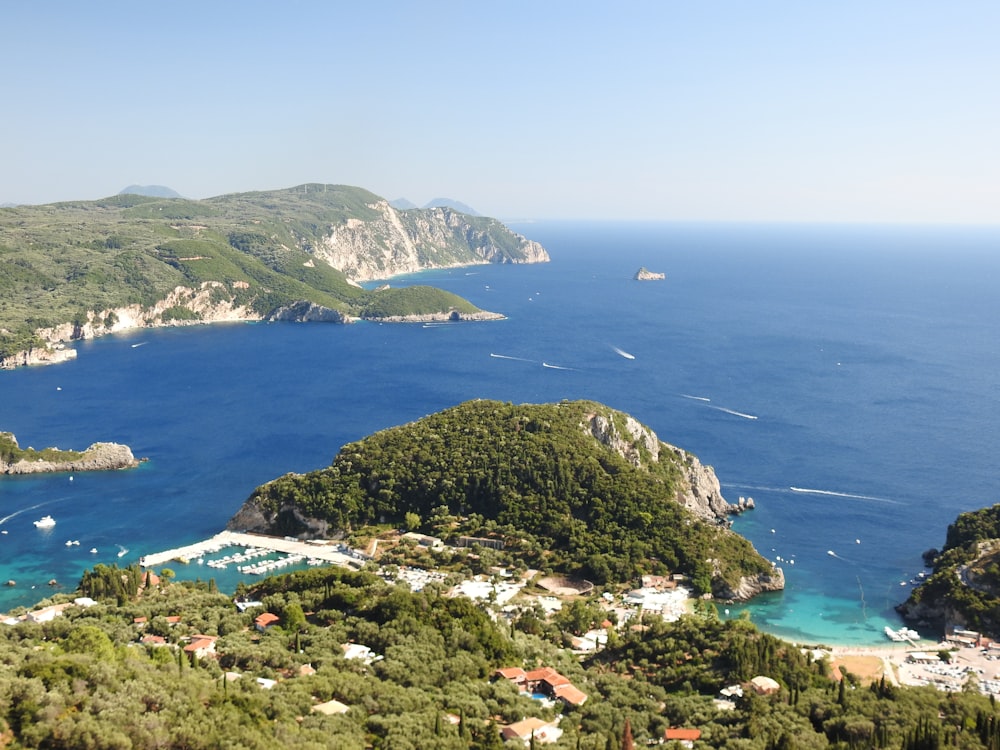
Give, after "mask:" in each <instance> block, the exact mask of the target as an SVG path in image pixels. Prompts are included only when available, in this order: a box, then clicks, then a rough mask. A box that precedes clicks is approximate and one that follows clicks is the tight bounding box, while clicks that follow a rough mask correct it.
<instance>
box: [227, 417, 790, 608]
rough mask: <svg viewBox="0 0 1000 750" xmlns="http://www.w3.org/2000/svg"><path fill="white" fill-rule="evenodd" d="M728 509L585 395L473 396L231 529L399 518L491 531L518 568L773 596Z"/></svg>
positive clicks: (255, 510) (288, 481)
mask: <svg viewBox="0 0 1000 750" xmlns="http://www.w3.org/2000/svg"><path fill="white" fill-rule="evenodd" d="M708 475H710V478H708V479H706V476H708ZM713 494H714V495H715V496H714V497H713ZM736 510H737V509H736V508H735V507H733V506H728V505H727V504H726V503H725V501H724V500H723V499H722V498H721V495H720V494H719V493H718V480H717V479H715V476H714V473H712V472H711V470H710V469H707V467H702V466H701V464H700V463H699V462H698V461H697V459H696V458H695V457H693V456H691V455H690V454H688V453H686V452H684V451H682V450H680V449H678V448H674V447H673V446H669V445H667V444H665V443H662V442H661V441H660V440H659V439H658V438H657V436H656V434H655V433H653V432H652V430H650V429H649V428H647V427H644V426H643V425H641V424H640V423H639V422H637V421H636V420H635V419H633V418H632V417H630V416H629V415H627V414H624V413H622V412H618V411H615V410H613V409H611V408H609V407H607V406H604V405H603V404H598V403H595V402H592V401H564V402H561V403H558V404H541V405H531V404H522V405H513V404H508V403H501V402H497V401H487V400H481V401H469V402H466V403H464V404H461V405H459V406H456V407H453V408H451V409H446V410H444V411H441V412H438V413H437V414H432V415H430V416H427V417H425V418H423V419H420V420H418V421H416V422H412V423H410V424H408V425H403V426H400V427H394V428H391V429H388V430H383V431H382V432H378V433H376V434H374V435H371V436H369V437H367V438H365V439H363V440H361V441H359V442H356V443H351V444H349V445H346V446H344V447H343V448H342V449H341V451H340V453H338V455H337V456H336V458H335V459H334V461H333V463H332V465H331V466H329V467H328V468H325V469H321V470H318V471H314V472H310V473H308V474H305V475H293V474H289V475H286V476H284V477H280V478H278V479H276V480H274V481H272V482H270V483H268V484H266V485H264V486H262V487H260V488H258V489H257V490H256V491H255V492H254V494H253V495H252V496H251V497H250V498H249V499H248V500H247V502H246V503H245V504H244V506H243V508H242V509H241V510H240V511H239V512H238V513H237V514H236V516H235V517H234V518H233V519H231V520H230V522H229V524H228V528H230V529H235V530H249V531H256V532H261V533H267V534H272V535H277V536H299V535H301V536H316V535H323V534H326V535H336V534H349V533H352V532H355V531H358V530H359V529H360V528H362V527H370V526H373V525H378V524H386V523H388V524H396V525H402V524H404V523H405V525H406V526H407V527H409V528H410V529H411V530H413V531H428V532H431V533H437V534H440V535H443V536H459V535H463V534H465V535H471V536H492V537H494V538H495V539H496V540H498V541H499V542H500V545H499V546H501V547H503V549H504V550H505V554H506V555H507V556H509V557H511V558H516V559H517V560H518V561H519V562H520V563H521V564H523V565H526V566H530V567H538V568H545V569H551V570H553V571H556V572H560V573H563V574H566V575H575V576H583V577H585V578H588V579H589V580H592V581H594V582H597V583H605V582H609V581H617V582H622V581H627V580H629V579H632V578H634V577H635V576H637V575H640V574H642V573H645V572H650V573H682V574H685V575H687V576H689V577H690V578H691V580H692V582H693V584H694V586H695V588H696V590H697V591H698V592H699V593H713V594H714V595H715V596H716V597H720V598H723V599H746V598H749V597H750V596H753V595H754V594H756V593H759V592H761V591H768V590H776V589H780V588H782V587H783V586H784V577H783V575H782V573H781V571H780V569H778V568H775V567H774V566H773V565H772V564H771V563H770V562H768V561H767V560H765V559H764V558H763V557H761V556H760V555H759V554H758V553H757V552H756V550H754V549H753V547H752V546H751V545H750V543H749V542H747V541H746V540H745V539H744V538H742V537H740V536H739V535H737V534H735V533H734V532H732V531H730V530H729V528H728V523H727V522H726V514H727V513H729V512H734V511H736Z"/></svg>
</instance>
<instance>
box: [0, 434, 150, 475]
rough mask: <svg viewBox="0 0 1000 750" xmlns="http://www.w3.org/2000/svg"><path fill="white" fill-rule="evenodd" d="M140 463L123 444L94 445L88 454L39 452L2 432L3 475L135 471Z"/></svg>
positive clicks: (0, 462) (0, 466)
mask: <svg viewBox="0 0 1000 750" xmlns="http://www.w3.org/2000/svg"><path fill="white" fill-rule="evenodd" d="M143 460H144V459H143ZM140 463H142V461H141V460H139V459H137V458H136V457H135V456H134V455H132V449H131V448H129V447H128V446H127V445H122V444H121V443H94V444H93V445H91V446H90V447H89V448H87V449H86V450H84V451H64V450H59V449H58V448H46V449H44V450H37V451H36V450H35V449H34V448H21V447H20V446H19V445H18V442H17V438H15V437H14V435H13V434H11V433H9V432H0V474H44V473H54V472H80V471H114V470H117V469H131V468H134V467H136V466H138V465H139V464H140Z"/></svg>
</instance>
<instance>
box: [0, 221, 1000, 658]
mask: <svg viewBox="0 0 1000 750" xmlns="http://www.w3.org/2000/svg"><path fill="white" fill-rule="evenodd" d="M517 229H518V230H519V231H522V232H523V233H525V234H526V235H527V236H529V237H531V238H532V239H537V240H539V241H541V242H542V243H543V244H544V245H545V246H546V247H547V248H548V249H549V251H550V253H551V255H552V257H553V261H552V263H549V264H544V265H538V266H519V267H515V266H477V267H472V268H464V269H451V270H448V271H436V272H427V273H424V274H420V275H417V276H415V277H413V278H410V279H395V280H393V282H392V283H394V284H405V283H418V282H419V283H431V284H435V285H439V286H442V287H445V288H447V289H450V290H452V291H454V292H456V293H458V294H461V295H463V296H466V297H468V298H469V299H471V300H472V301H473V302H475V303H476V304H478V305H480V306H481V307H483V308H486V309H490V310H495V311H498V312H502V313H504V314H506V315H507V316H508V319H507V320H505V321H501V322H496V323H483V324H463V325H457V326H434V327H429V328H425V327H422V326H419V325H373V324H358V325H352V326H333V325H321V324H308V325H298V324H255V325H250V324H235V325H217V326H210V327H209V326H199V327H194V328H184V329H162V330H151V331H141V332H136V333H133V334H130V335H123V336H115V337H107V338H103V339H99V340H96V341H89V342H82V343H80V344H79V345H78V351H79V356H78V359H77V360H76V361H75V362H71V363H68V364H65V365H60V366H56V367H47V368H35V369H22V370H17V371H13V372H2V373H0V428H3V429H7V430H11V431H13V432H14V433H15V434H17V435H18V436H19V438H20V439H21V441H22V443H23V444H32V445H35V446H36V447H42V446H47V445H56V446H60V447H85V446H86V445H88V444H89V443H90V442H92V441H95V440H117V441H120V442H125V443H128V444H129V445H131V446H132V448H133V450H134V451H135V452H136V454H137V455H140V456H145V457H148V458H149V461H148V462H147V463H145V464H143V465H142V467H140V468H139V469H137V470H134V471H131V472H120V473H111V474H80V475H77V476H75V477H73V478H72V480H70V478H69V477H68V476H67V475H53V476H47V477H34V478H13V479H11V478H6V479H2V480H0V519H2V520H0V531H6V532H7V533H6V534H2V535H0V581H5V580H7V579H14V580H16V581H17V586H15V587H13V588H8V587H0V610H5V609H8V608H10V607H13V606H16V605H19V604H30V603H32V602H34V601H37V599H38V598H40V596H42V595H45V594H47V593H48V586H47V582H48V581H49V580H50V579H52V578H55V579H56V580H57V581H59V582H60V583H61V584H62V585H67V586H69V585H71V584H73V583H75V581H76V580H77V579H78V578H79V575H80V573H81V572H82V571H83V570H84V569H85V568H87V567H89V566H92V565H93V564H94V563H95V562H105V563H110V562H124V561H131V560H134V559H137V558H138V556H139V555H141V554H145V553H148V552H153V551H158V550H161V549H165V548H170V547H175V546H179V545H181V544H186V543H190V542H193V541H196V540H198V539H202V538H205V537H208V536H211V535H212V534H214V533H215V532H216V531H218V530H220V529H221V528H222V527H223V526H224V524H225V522H226V520H227V519H228V518H229V517H230V516H231V515H232V514H233V513H234V512H235V511H236V510H237V509H238V508H239V506H240V504H241V503H242V502H243V500H244V499H245V498H246V497H247V496H248V495H249V494H250V492H251V491H252V490H253V488H254V487H255V486H257V485H258V484H261V483H263V482H265V481H267V480H269V479H271V478H274V477H275V476H278V475H280V474H282V473H284V472H287V471H307V470H309V469H313V468H317V467H319V466H323V465H326V464H327V463H329V461H330V460H331V458H332V457H333V455H334V454H335V453H336V451H337V450H338V449H339V448H340V446H341V445H343V444H344V443H346V442H348V441H350V440H355V439H358V438H360V437H363V436H364V435H366V434H369V433H370V432H372V431H375V430H378V429H382V428H384V427H388V426H391V425H395V424H399V423H402V422H406V421H410V420H412V419H416V418H419V417H420V416H423V415H425V414H427V413H430V412H432V411H436V410H438V409H441V408H445V407H447V406H451V405H453V404H455V403H458V402H460V401H463V400H465V399H470V398H496V399H501V400H507V401H513V402H541V401H555V400H559V399H562V398H591V399H595V400H599V401H603V402H605V403H607V404H609V405H612V406H614V407H616V408H620V409H622V410H624V411H628V412H630V413H631V414H633V415H634V416H635V417H637V418H638V419H639V420H641V421H642V422H644V423H646V424H648V425H649V426H650V427H652V428H653V429H654V430H656V432H657V433H658V435H659V436H660V438H661V439H663V440H666V441H668V442H671V443H675V444H677V445H680V446H682V447H684V448H686V449H689V450H691V451H693V452H695V453H696V454H698V456H699V457H700V458H701V459H702V461H704V462H705V463H707V464H710V465H712V466H714V468H715V469H716V472H717V474H718V476H719V478H720V480H721V482H722V484H723V491H724V493H725V494H726V496H727V498H728V499H729V500H730V501H734V500H735V499H736V498H737V497H738V496H740V495H743V496H751V497H753V498H754V499H755V501H756V503H757V509H756V510H755V511H754V512H752V513H748V514H746V515H744V516H743V517H741V518H740V519H738V520H737V522H736V525H735V528H736V529H737V530H738V531H740V532H741V533H743V534H745V535H746V536H747V537H748V538H750V540H751V541H752V542H754V544H755V545H756V546H757V548H758V549H759V550H760V551H761V552H762V553H763V554H765V555H766V556H768V557H769V558H771V559H778V558H781V562H779V564H781V565H782V567H783V569H784V571H785V573H786V578H787V584H788V585H787V589H786V590H785V591H784V592H783V593H781V594H776V595H770V596H768V597H762V598H760V599H758V600H755V601H754V603H753V604H752V605H750V607H749V609H750V610H751V613H752V616H753V618H754V620H755V621H756V622H758V624H760V625H761V626H762V627H763V628H765V629H767V630H769V631H771V632H775V633H777V634H780V635H783V636H786V637H789V638H792V639H794V640H801V641H811V642H817V641H822V642H838V643H881V642H883V641H884V636H883V634H882V628H883V627H884V626H885V625H886V624H891V625H893V626H897V625H898V622H897V620H896V617H895V614H894V612H893V609H892V607H893V606H894V605H895V604H896V603H898V602H899V601H901V600H902V599H904V598H905V596H906V594H907V591H908V588H909V586H910V583H909V581H910V580H911V579H913V578H914V576H916V575H917V573H918V572H920V570H921V560H920V553H921V552H922V551H923V550H925V549H927V548H928V547H932V546H939V545H940V544H942V542H943V539H944V534H945V529H946V527H947V524H948V523H950V522H951V521H952V520H953V519H954V517H955V515H956V514H957V513H959V512H961V511H963V510H970V509H973V508H977V507H981V506H983V505H986V504H990V503H992V502H994V501H995V500H996V499H997V495H998V493H997V485H998V478H997V476H996V474H995V472H994V471H993V469H992V459H993V457H994V455H995V453H996V450H997V447H998V445H1000V430H998V427H997V425H998V424H1000V419H998V418H1000V404H998V389H997V372H1000V367H998V365H1000V352H998V347H997V344H996V342H997V341H998V340H1000V337H998V335H997V334H998V330H997V329H998V325H1000V324H998V323H997V321H998V320H1000V315H998V312H1000V310H998V309H997V308H998V306H1000V302H998V298H997V296H996V295H995V293H994V290H995V288H996V283H997V278H998V275H997V274H998V270H1000V260H998V258H997V254H996V248H997V247H1000V230H975V229H945V228H929V229H915V228H878V227H876V228H873V227H821V226H806V227H802V226H718V225H716V226H696V225H671V224H598V223H591V224H580V223H556V222H540V223H536V224H525V225H522V226H518V227H517ZM639 266H646V267H647V268H650V269H651V270H654V271H663V272H665V273H666V274H667V279H666V280H665V281H663V282H646V283H638V282H635V281H632V280H631V276H632V274H634V273H635V271H636V269H638V268H639ZM620 352H625V353H627V354H630V355H632V357H633V358H632V359H629V358H627V357H625V356H622V354H621V353H620ZM493 354H499V355H503V356H502V357H495V356H491V355H493ZM542 363H547V364H549V365H556V366H557V367H544V366H543V364H542ZM557 368H559V369H557ZM792 488H796V489H792ZM47 513H48V514H51V515H53V516H54V517H55V518H56V519H57V525H56V527H55V528H54V529H52V530H51V531H48V532H41V531H39V530H37V529H35V528H34V527H33V525H32V523H31V522H32V521H33V520H35V519H36V518H39V517H41V516H42V515H44V514H47ZM67 540H69V541H72V540H79V542H80V544H79V545H72V546H69V547H67V546H66V545H65V542H66V541H67ZM91 548H96V549H97V550H98V552H97V553H96V554H91V553H90V552H89V550H90V549H91ZM122 549H125V550H128V551H127V552H126V553H125V554H124V555H123V557H121V558H119V557H118V553H119V552H120V551H121V550H122ZM829 553H833V554H829ZM793 560H794V563H793V562H791V561H793ZM174 567H175V568H176V569H177V572H178V574H179V575H181V576H187V577H196V576H197V577H202V578H207V577H209V575H210V574H211V575H212V577H215V578H216V579H217V582H218V583H219V585H220V587H221V588H223V589H224V590H226V589H229V588H231V587H233V586H235V580H233V579H232V578H228V577H225V576H221V575H219V574H217V573H216V572H215V571H211V570H210V569H205V568H204V567H201V568H199V567H198V566H194V565H191V566H174ZM901 583H902V584H903V585H900V584H901ZM32 587H34V588H32ZM738 612H739V609H738V608H737V607H730V616H735V615H736V614H737V613H738Z"/></svg>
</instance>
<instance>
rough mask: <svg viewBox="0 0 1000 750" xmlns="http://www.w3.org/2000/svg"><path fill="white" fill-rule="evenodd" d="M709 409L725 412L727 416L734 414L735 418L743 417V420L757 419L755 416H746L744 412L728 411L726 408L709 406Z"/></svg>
mask: <svg viewBox="0 0 1000 750" xmlns="http://www.w3.org/2000/svg"><path fill="white" fill-rule="evenodd" d="M708 408H709V409H715V410H716V411H721V412H725V413H726V414H732V415H733V416H734V417H743V419H757V417H756V416H755V415H753V414H746V413H744V412H742V411H734V410H733V409H727V408H726V407H724V406H709V407H708Z"/></svg>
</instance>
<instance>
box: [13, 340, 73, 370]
mask: <svg viewBox="0 0 1000 750" xmlns="http://www.w3.org/2000/svg"><path fill="white" fill-rule="evenodd" d="M71 359H76V349H70V348H67V347H65V346H62V345H61V344H59V345H57V346H51V345H49V346H44V347H41V346H36V347H32V348H31V349H25V350H24V351H20V352H16V353H15V354H11V355H10V356H7V357H0V370H13V369H14V368H15V367H30V366H32V365H55V364H59V363H60V362H67V361H69V360H71Z"/></svg>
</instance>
